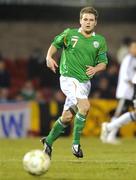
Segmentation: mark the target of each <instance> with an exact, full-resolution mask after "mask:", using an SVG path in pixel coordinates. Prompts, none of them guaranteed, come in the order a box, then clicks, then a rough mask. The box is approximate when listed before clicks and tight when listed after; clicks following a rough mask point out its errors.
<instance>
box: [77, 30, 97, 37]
mask: <svg viewBox="0 0 136 180" xmlns="http://www.w3.org/2000/svg"><path fill="white" fill-rule="evenodd" d="M78 32H79V33H81V28H79V29H78ZM95 35H96V33H95V32H92V36H95Z"/></svg>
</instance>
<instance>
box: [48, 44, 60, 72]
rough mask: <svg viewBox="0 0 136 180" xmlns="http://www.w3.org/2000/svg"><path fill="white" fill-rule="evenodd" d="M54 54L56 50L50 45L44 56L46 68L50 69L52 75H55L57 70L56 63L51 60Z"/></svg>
mask: <svg viewBox="0 0 136 180" xmlns="http://www.w3.org/2000/svg"><path fill="white" fill-rule="evenodd" d="M56 52H57V48H56V47H55V46H54V45H51V46H50V47H49V49H48V52H47V56H46V64H47V67H48V68H50V69H51V70H52V71H53V72H54V73H56V69H57V68H58V65H57V63H56V61H55V60H54V59H53V55H54V54H55V53H56Z"/></svg>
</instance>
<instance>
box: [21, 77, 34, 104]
mask: <svg viewBox="0 0 136 180" xmlns="http://www.w3.org/2000/svg"><path fill="white" fill-rule="evenodd" d="M21 96H22V97H23V99H24V100H27V101H29V100H34V99H35V97H36V91H35V89H34V87H33V83H32V81H30V80H27V81H26V82H25V84H24V87H23V89H22V90H21Z"/></svg>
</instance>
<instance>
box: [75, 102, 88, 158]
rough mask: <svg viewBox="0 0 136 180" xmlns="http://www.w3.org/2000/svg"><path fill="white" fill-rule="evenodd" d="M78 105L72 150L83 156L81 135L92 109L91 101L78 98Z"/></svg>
mask: <svg viewBox="0 0 136 180" xmlns="http://www.w3.org/2000/svg"><path fill="white" fill-rule="evenodd" d="M77 107H78V112H77V114H76V116H75V119H74V130H73V146H72V151H73V154H74V155H75V156H76V157H80V158H81V157H83V152H82V150H81V148H80V136H81V133H82V131H83V128H84V126H85V121H86V116H87V114H88V111H89V109H90V103H89V101H88V99H78V103H77Z"/></svg>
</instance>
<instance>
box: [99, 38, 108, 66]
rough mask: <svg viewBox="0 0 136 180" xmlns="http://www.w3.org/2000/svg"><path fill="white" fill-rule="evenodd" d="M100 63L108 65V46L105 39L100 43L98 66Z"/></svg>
mask: <svg viewBox="0 0 136 180" xmlns="http://www.w3.org/2000/svg"><path fill="white" fill-rule="evenodd" d="M99 63H105V64H108V58H107V44H106V41H105V39H104V38H103V39H102V40H101V43H100V48H99V51H98V56H97V64H99Z"/></svg>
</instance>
